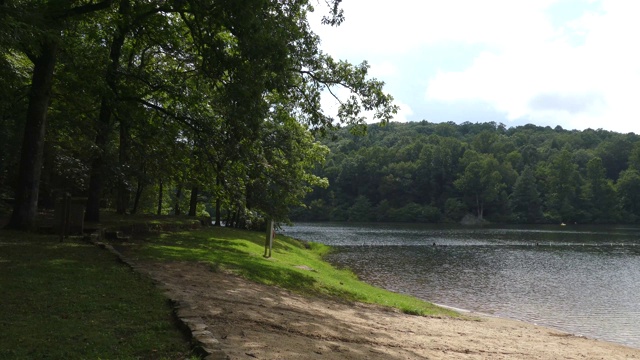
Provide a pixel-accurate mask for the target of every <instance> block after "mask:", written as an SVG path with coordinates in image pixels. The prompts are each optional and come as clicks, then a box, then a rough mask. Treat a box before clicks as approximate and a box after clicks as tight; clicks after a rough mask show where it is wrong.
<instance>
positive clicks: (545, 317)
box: [284, 224, 640, 348]
mask: <svg viewBox="0 0 640 360" xmlns="http://www.w3.org/2000/svg"><path fill="white" fill-rule="evenodd" d="M284 230H285V233H286V234H288V235H291V236H293V237H296V238H301V239H305V240H310V241H316V242H322V243H325V244H328V245H332V246H334V247H336V248H337V251H336V252H335V253H333V254H331V255H330V256H329V257H328V260H329V261H331V262H333V263H335V264H336V265H338V266H345V267H349V268H351V269H352V270H353V271H354V272H355V273H357V274H358V275H359V276H360V277H361V278H362V279H363V280H365V281H367V282H370V283H372V284H374V285H376V286H381V287H384V288H387V289H390V290H393V291H397V292H402V293H407V294H411V295H414V296H417V297H420V298H423V299H426V300H429V301H432V302H435V303H441V304H447V305H450V306H454V307H459V308H465V309H469V310H474V311H478V312H484V313H490V314H495V315H499V316H505V317H511V318H515V319H520V320H524V321H527V322H532V323H537V324H540V325H547V326H552V327H556V328H558V329H562V330H565V331H568V332H571V333H574V334H580V335H586V336H589V337H594V338H599V339H603V340H609V341H615V342H619V343H623V344H627V345H630V346H634V347H638V348H640V325H639V324H640V241H639V240H638V239H639V235H640V229H638V228H629V227H615V228H605V227H571V226H567V227H560V226H555V227H551V226H546V227H531V228H515V227H500V228H480V229H478V228H459V227H445V226H423V225H404V226H398V225H379V224H371V225H366V226H353V225H349V226H345V225H343V224H300V225H297V226H295V227H291V228H285V229H284ZM434 243H435V244H436V245H435V246H434V245H433V244H434Z"/></svg>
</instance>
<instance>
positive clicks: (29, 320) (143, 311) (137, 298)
mask: <svg viewBox="0 0 640 360" xmlns="http://www.w3.org/2000/svg"><path fill="white" fill-rule="evenodd" d="M0 274H2V275H1V276H0V304H2V306H0V359H181V358H182V359H184V358H189V357H191V356H192V355H191V350H190V346H189V343H188V341H187V340H186V339H185V338H184V336H183V334H182V333H181V332H180V331H179V330H178V329H177V327H176V324H175V323H174V320H173V317H172V314H171V308H170V306H169V304H168V303H167V300H166V298H164V297H163V295H162V294H161V293H160V292H159V291H158V290H157V289H156V288H155V287H154V285H153V284H152V283H151V281H150V280H148V279H146V278H143V277H141V276H139V275H137V274H135V273H134V272H133V271H132V270H131V269H129V268H128V267H126V266H124V265H123V264H121V263H119V262H118V261H117V260H116V259H115V258H114V257H113V255H111V254H109V253H108V252H106V251H104V250H101V249H98V248H96V247H95V246H93V245H89V244H86V243H83V242H80V241H73V240H68V241H65V242H64V243H60V242H58V237H57V236H44V235H34V234H25V233H18V232H9V231H0Z"/></svg>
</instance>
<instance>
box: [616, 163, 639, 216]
mask: <svg viewBox="0 0 640 360" xmlns="http://www.w3.org/2000/svg"><path fill="white" fill-rule="evenodd" d="M616 190H617V193H618V198H619V199H620V205H621V208H622V210H623V211H624V213H625V214H626V216H627V219H628V221H631V222H637V221H638V220H639V219H640V172H638V170H636V169H628V170H626V171H623V172H622V174H620V176H619V177H618V182H617V183H616Z"/></svg>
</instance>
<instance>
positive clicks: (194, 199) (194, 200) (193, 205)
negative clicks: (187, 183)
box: [189, 186, 198, 216]
mask: <svg viewBox="0 0 640 360" xmlns="http://www.w3.org/2000/svg"><path fill="white" fill-rule="evenodd" d="M197 207H198V187H197V186H194V187H193V188H192V189H191V199H189V216H196V210H197Z"/></svg>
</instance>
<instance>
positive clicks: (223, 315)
mask: <svg viewBox="0 0 640 360" xmlns="http://www.w3.org/2000/svg"><path fill="white" fill-rule="evenodd" d="M140 265H142V266H141V269H142V271H144V272H146V273H148V274H149V275H150V276H151V277H152V278H154V279H155V280H156V281H158V282H160V283H161V284H162V285H163V287H165V288H166V289H167V290H168V292H169V293H170V294H171V296H172V297H173V298H174V299H176V300H178V301H180V302H182V303H185V304H189V306H190V307H191V309H192V311H193V312H195V313H196V314H198V315H199V316H201V317H202V319H203V320H204V323H205V324H206V326H207V330H209V331H210V332H211V333H213V335H214V337H215V338H216V339H218V341H219V342H220V347H221V349H222V350H223V351H224V352H225V353H226V354H227V355H228V357H229V358H230V359H336V360H337V359H640V349H634V348H629V347H625V346H622V345H618V344H613V343H608V342H604V341H597V340H593V339H587V338H583V337H577V336H573V335H571V334H566V333H563V332H560V331H557V330H553V329H549V328H545V327H541V326H536V325H533V324H527V323H524V322H519V321H514V320H509V319H501V318H495V317H488V316H483V315H479V314H473V313H471V314H466V315H465V317H464V319H452V318H432V317H420V316H413V315H407V314H403V313H400V312H398V311H394V310H392V309H388V308H384V307H380V306H375V305H366V304H352V303H346V302H340V301H335V300H330V299H325V298H317V297H305V296H300V295H297V294H292V293H291V292H289V291H286V290H283V289H280V288H277V287H271V286H264V285H259V284H255V283H253V282H250V281H247V280H244V279H242V278H240V277H237V276H235V275H232V274H228V273H225V272H222V271H212V269H211V267H210V266H209V265H207V264H198V263H185V262H175V263H145V264H140Z"/></svg>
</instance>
